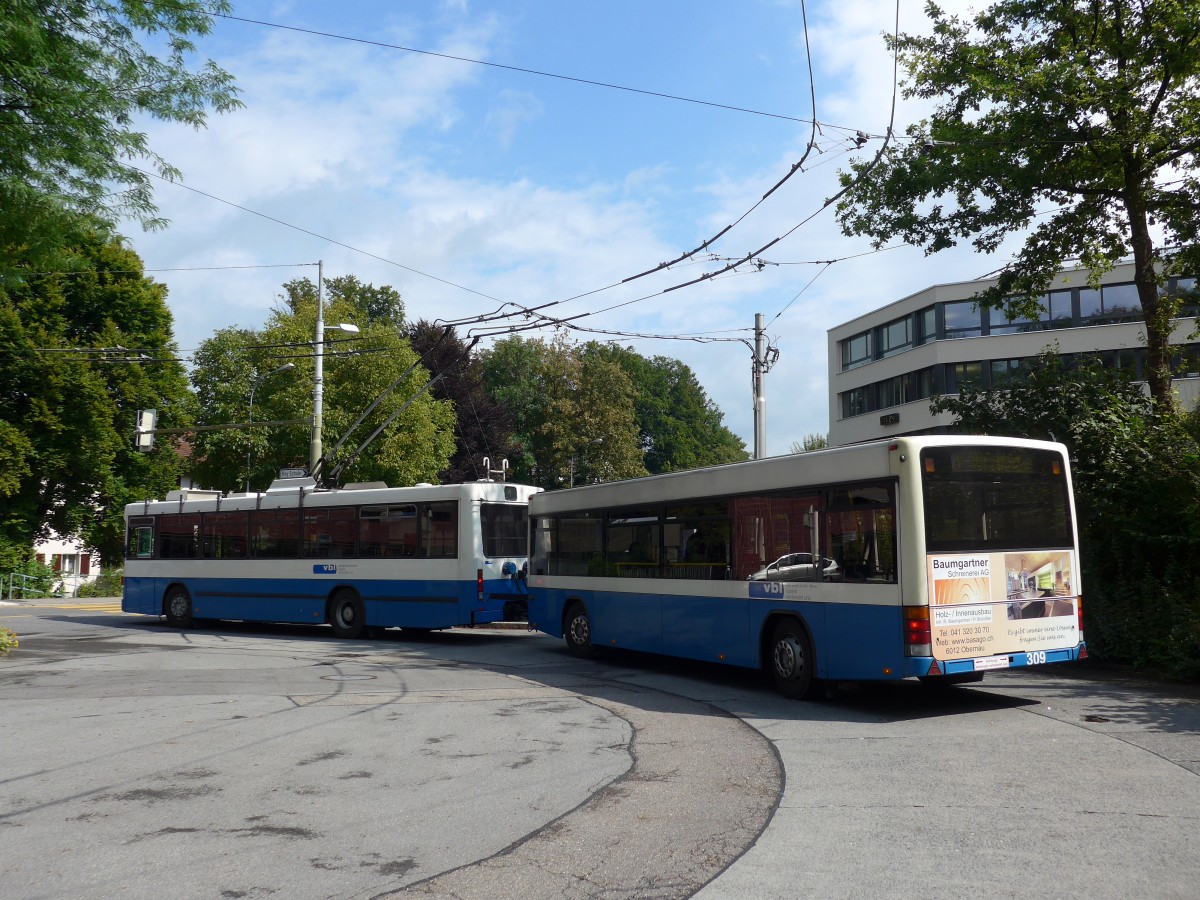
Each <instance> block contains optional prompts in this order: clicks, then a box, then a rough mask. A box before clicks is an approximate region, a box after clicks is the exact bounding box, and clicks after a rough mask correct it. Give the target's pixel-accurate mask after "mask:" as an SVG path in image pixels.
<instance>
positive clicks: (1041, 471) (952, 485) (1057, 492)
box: [921, 446, 1074, 553]
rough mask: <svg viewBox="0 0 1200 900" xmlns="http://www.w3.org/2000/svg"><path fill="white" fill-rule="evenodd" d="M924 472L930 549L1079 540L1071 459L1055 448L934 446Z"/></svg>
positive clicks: (926, 453)
mask: <svg viewBox="0 0 1200 900" xmlns="http://www.w3.org/2000/svg"><path fill="white" fill-rule="evenodd" d="M921 472H922V479H923V481H922V485H923V492H924V498H925V542H926V551H927V552H930V553H936V552H945V551H960V550H971V551H979V550H992V551H996V550H1019V549H1024V548H1030V547H1071V546H1074V535H1073V534H1072V531H1071V511H1070V508H1069V500H1068V492H1067V477H1066V466H1065V465H1064V462H1063V458H1062V455H1061V454H1059V453H1057V452H1055V451H1053V450H1043V449H1032V448H1026V447H982V446H981V447H970V446H963V447H932V448H927V449H925V450H923V451H922V452H921Z"/></svg>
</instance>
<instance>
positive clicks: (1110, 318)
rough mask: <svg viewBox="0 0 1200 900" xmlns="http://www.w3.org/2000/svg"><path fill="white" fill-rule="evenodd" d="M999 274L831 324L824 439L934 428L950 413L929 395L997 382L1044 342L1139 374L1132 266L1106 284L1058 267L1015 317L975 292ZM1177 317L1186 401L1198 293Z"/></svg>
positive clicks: (1141, 351)
mask: <svg viewBox="0 0 1200 900" xmlns="http://www.w3.org/2000/svg"><path fill="white" fill-rule="evenodd" d="M995 283H996V281H995V279H980V280H978V281H963V282H957V283H954V284H940V285H934V286H933V287H929V288H926V289H925V290H923V291H920V292H918V293H916V294H913V295H911V296H909V297H905V298H904V299H902V300H897V301H896V302H895V303H891V304H889V305H887V306H884V307H881V308H880V309H877V310H874V311H873V312H869V313H867V314H865V315H862V316H859V317H858V318H856V319H852V320H851V321H849V322H846V323H845V324H842V325H838V326H837V327H835V328H831V329H830V330H829V332H828V342H829V343H828V347H829V443H830V446H839V445H844V444H855V443H858V442H860V441H869V440H876V439H879V438H886V437H891V436H895V435H901V434H924V433H939V432H944V431H946V430H947V427H948V426H949V425H950V423H951V422H952V421H953V419H954V417H953V415H951V414H950V413H942V414H940V415H937V416H935V415H933V414H932V413H930V411H929V401H930V398H932V397H934V396H937V395H940V394H955V393H958V390H959V387H960V386H961V385H963V384H966V383H974V384H979V385H982V386H984V387H1002V386H1003V385H1004V384H1005V383H1007V382H1009V381H1011V379H1013V378H1015V377H1019V373H1020V371H1021V368H1022V366H1023V365H1028V363H1029V362H1030V361H1031V360H1032V359H1034V358H1035V357H1037V356H1038V354H1040V353H1041V352H1042V351H1043V350H1044V349H1046V348H1047V347H1054V346H1055V345H1057V352H1058V354H1059V355H1060V356H1068V357H1070V356H1076V355H1083V354H1090V355H1097V356H1099V358H1100V359H1101V360H1102V361H1103V362H1104V364H1105V365H1111V366H1118V367H1121V368H1123V369H1127V370H1129V371H1130V372H1132V373H1133V375H1134V378H1135V379H1136V380H1139V381H1140V380H1143V375H1142V370H1143V366H1144V364H1145V357H1146V328H1145V325H1144V324H1143V322H1142V310H1141V304H1140V302H1139V301H1138V296H1137V289H1136V287H1135V286H1134V284H1133V265H1132V263H1124V264H1122V265H1119V266H1117V267H1115V268H1114V269H1113V270H1112V271H1111V272H1108V273H1107V274H1106V275H1105V276H1104V277H1103V279H1102V280H1101V285H1100V287H1099V288H1095V287H1092V286H1091V285H1089V284H1088V272H1087V271H1086V270H1084V269H1069V270H1064V271H1062V272H1060V273H1059V275H1058V276H1057V277H1056V279H1055V282H1054V285H1053V287H1052V288H1051V290H1050V291H1049V292H1048V293H1047V294H1046V295H1045V296H1044V297H1043V298H1042V310H1041V314H1040V315H1039V316H1038V317H1037V318H1036V319H1028V320H1026V319H1018V320H1016V321H1013V322H1009V321H1008V320H1007V319H1005V317H1004V314H1003V313H1002V312H1000V311H999V310H994V309H982V308H979V307H977V306H976V303H975V300H974V299H973V298H974V297H975V296H976V295H977V294H979V293H980V292H981V291H983V290H985V289H987V288H989V287H992V286H993V285H995ZM1195 288H1196V279H1195V278H1171V279H1170V280H1169V282H1168V284H1167V285H1166V286H1165V288H1164V290H1165V291H1167V292H1170V293H1176V292H1179V293H1183V292H1188V291H1193V290H1195ZM1188 304H1189V305H1186V306H1185V307H1184V308H1183V309H1182V310H1181V314H1182V316H1183V317H1182V318H1179V319H1176V321H1175V327H1174V331H1173V333H1172V336H1171V343H1172V344H1173V345H1176V346H1177V348H1178V354H1177V360H1178V362H1179V364H1180V365H1179V368H1178V373H1179V374H1177V375H1176V377H1175V380H1174V386H1175V390H1176V393H1177V395H1178V396H1179V399H1180V402H1181V403H1182V404H1183V405H1184V406H1185V407H1187V408H1192V407H1194V406H1195V405H1196V403H1197V401H1198V400H1200V342H1198V341H1197V333H1196V331H1197V319H1196V317H1197V315H1200V306H1198V305H1197V304H1200V299H1198V298H1196V297H1194V296H1193V297H1192V298H1189V300H1188Z"/></svg>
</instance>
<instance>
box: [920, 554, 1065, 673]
mask: <svg viewBox="0 0 1200 900" xmlns="http://www.w3.org/2000/svg"><path fill="white" fill-rule="evenodd" d="M927 565H928V578H929V603H930V610H929V612H930V616H929V618H930V626H931V628H932V632H933V655H934V657H936V658H937V659H970V658H972V657H975V658H980V657H991V656H994V655H995V654H998V653H999V654H1003V653H1029V652H1034V651H1038V650H1056V649H1059V648H1062V647H1074V646H1075V645H1076V644H1078V643H1079V619H1078V616H1077V615H1076V603H1077V602H1078V601H1077V596H1078V589H1077V588H1076V586H1075V584H1076V576H1075V572H1076V569H1075V557H1074V554H1073V553H1072V552H1071V551H1070V550H1030V551H1026V552H1022V553H970V554H968V553H957V554H936V555H931V556H929V557H928V558H927ZM977 668H986V665H982V666H978V667H977Z"/></svg>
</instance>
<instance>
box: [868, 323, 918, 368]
mask: <svg viewBox="0 0 1200 900" xmlns="http://www.w3.org/2000/svg"><path fill="white" fill-rule="evenodd" d="M876 333H877V335H878V346H879V358H880V359H883V358H884V357H886V356H892V355H893V354H896V353H899V352H900V351H901V350H907V349H908V348H909V347H911V346H912V345H913V340H912V317H911V316H905V317H904V318H902V319H896V320H894V321H892V322H888V323H887V324H886V325H880V326H879V328H878V329H877V331H876Z"/></svg>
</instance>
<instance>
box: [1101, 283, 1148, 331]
mask: <svg viewBox="0 0 1200 900" xmlns="http://www.w3.org/2000/svg"><path fill="white" fill-rule="evenodd" d="M1100 299H1101V300H1102V301H1103V303H1104V317H1105V318H1106V319H1109V320H1110V321H1112V320H1120V321H1124V322H1129V321H1132V320H1134V319H1141V317H1142V299H1141V298H1140V297H1139V296H1138V291H1137V285H1136V284H1132V283H1130V284H1106V285H1105V286H1104V287H1102V288H1101V289H1100Z"/></svg>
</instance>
